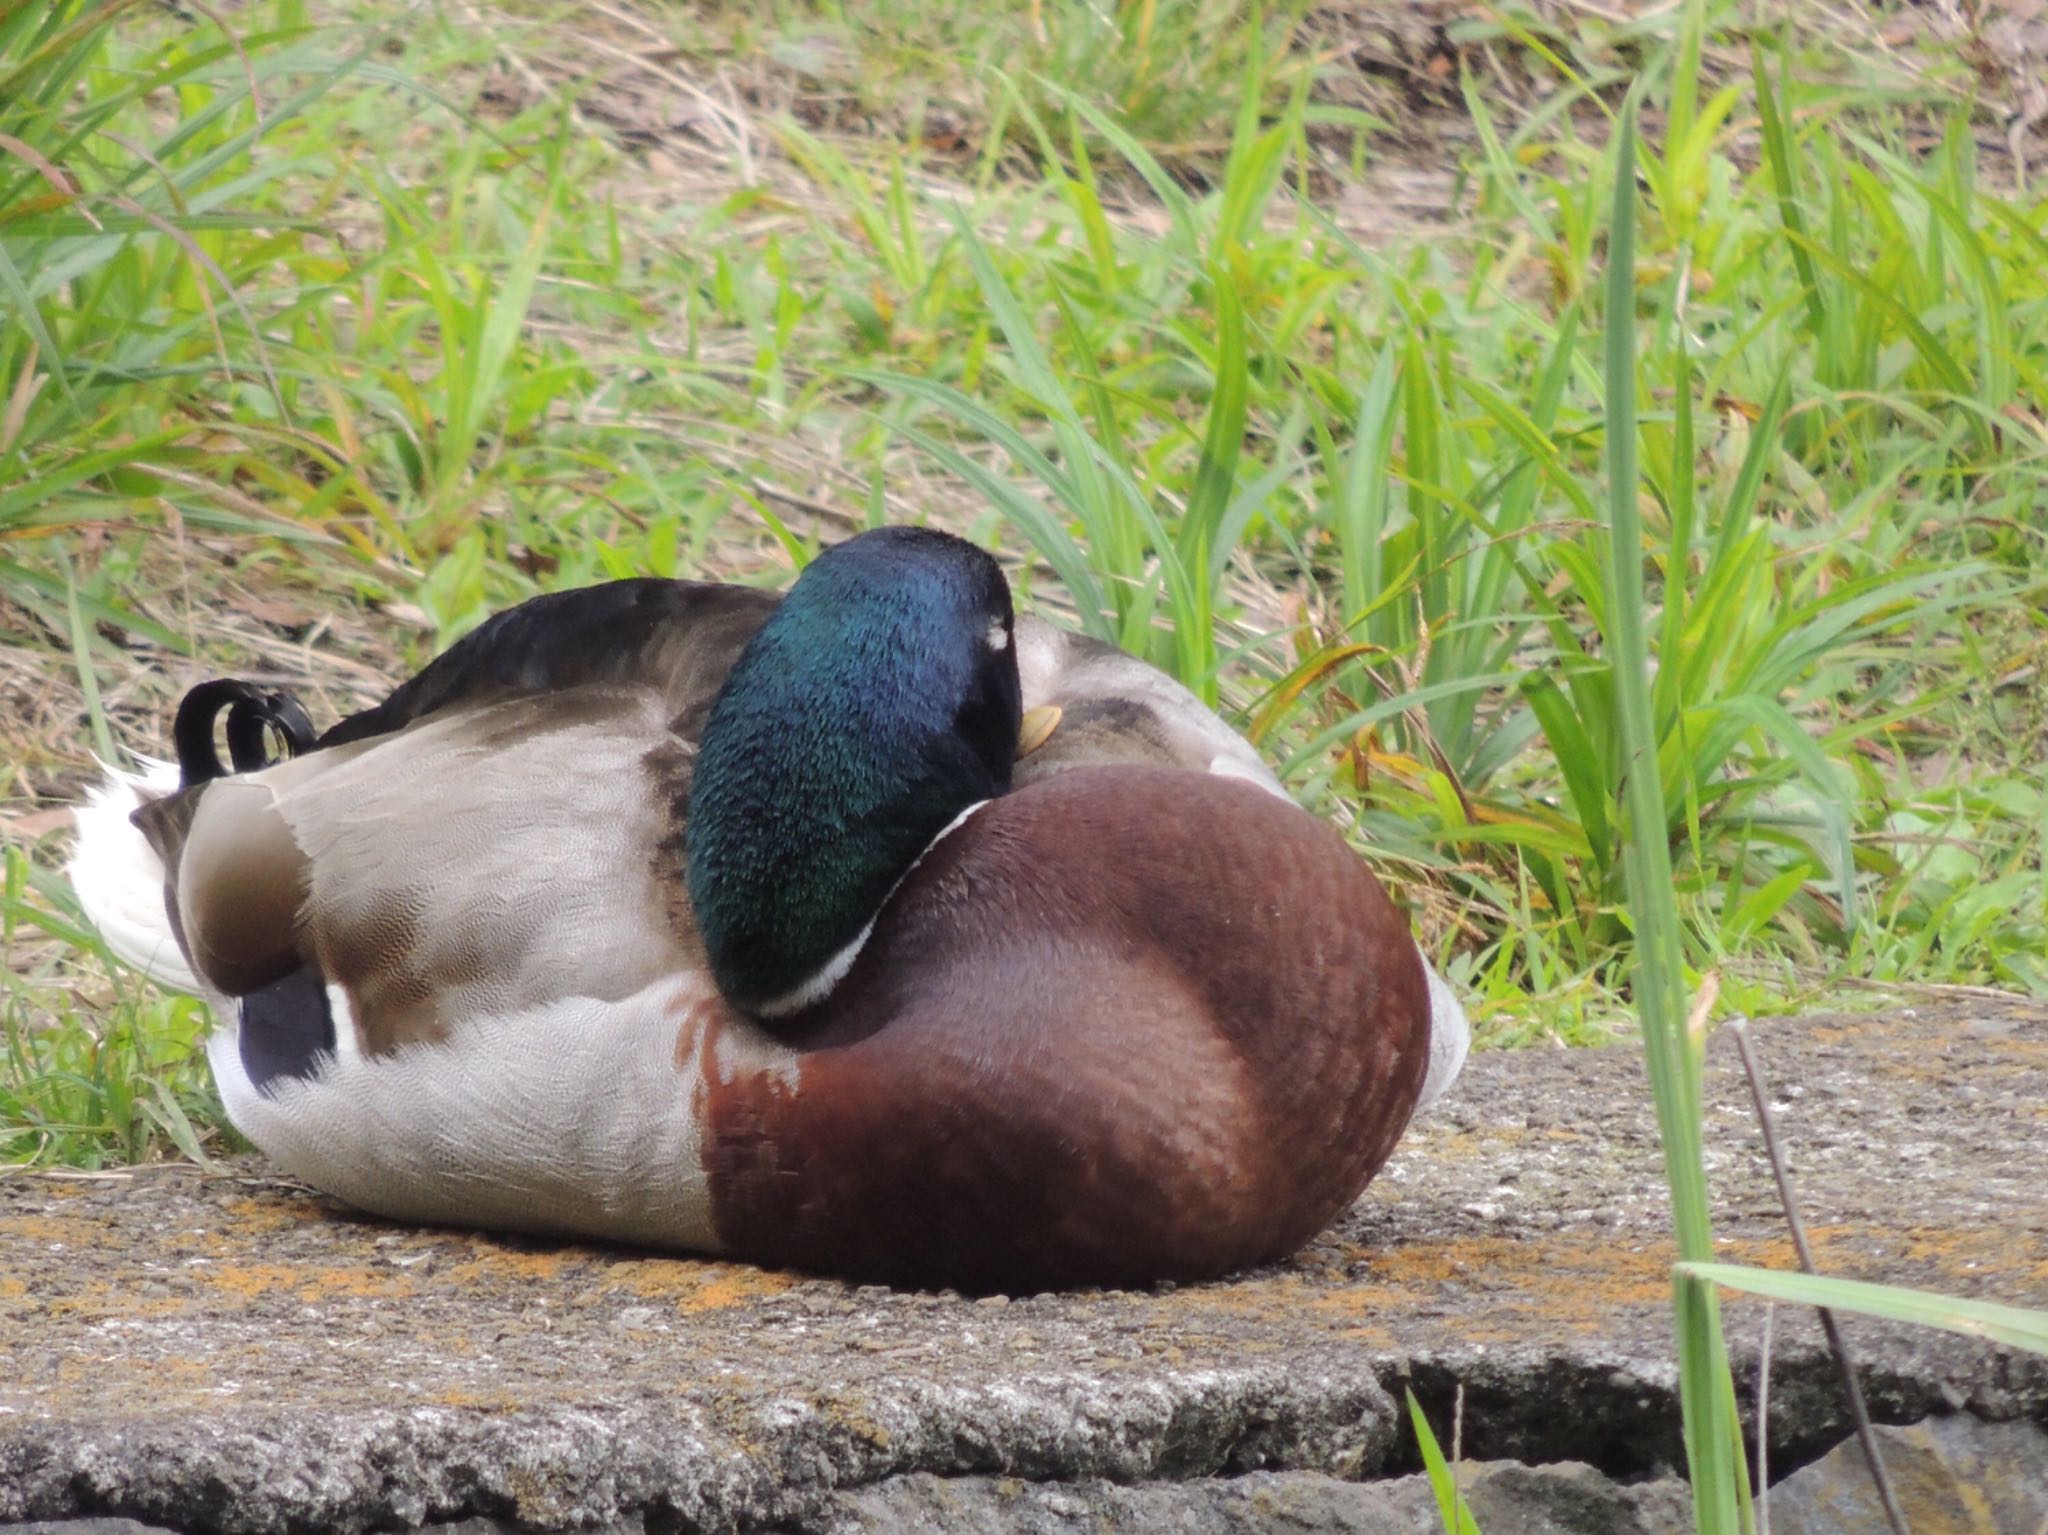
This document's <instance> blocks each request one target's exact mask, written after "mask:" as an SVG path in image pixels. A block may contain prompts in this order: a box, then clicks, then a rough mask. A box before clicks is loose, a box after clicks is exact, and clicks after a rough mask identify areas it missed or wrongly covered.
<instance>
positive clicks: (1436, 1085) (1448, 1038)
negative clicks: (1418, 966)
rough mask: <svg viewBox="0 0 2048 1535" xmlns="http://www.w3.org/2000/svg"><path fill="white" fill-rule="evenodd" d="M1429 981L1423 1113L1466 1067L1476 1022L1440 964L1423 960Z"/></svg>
mask: <svg viewBox="0 0 2048 1535" xmlns="http://www.w3.org/2000/svg"><path fill="white" fill-rule="evenodd" d="M1422 973H1423V977H1424V979H1426V980H1427V981H1428V982H1429V1071H1428V1073H1427V1075H1425V1076H1424V1077H1423V1079H1422V1097H1421V1098H1420V1099H1419V1100H1417V1102H1416V1105H1415V1112H1416V1113H1418V1114H1420V1113H1421V1112H1423V1110H1425V1109H1427V1108H1428V1107H1430V1105H1432V1104H1433V1103H1435V1102H1436V1101H1437V1099H1439V1098H1441V1097H1443V1095H1444V1094H1445V1093H1446V1092H1448V1091H1450V1086H1451V1084H1452V1083H1453V1082H1455V1081H1457V1080H1458V1073H1459V1072H1461V1071H1463V1070H1464V1069H1465V1056H1466V1054H1467V1052H1469V1051H1470V1050H1471V1048H1472V1025H1471V1023H1470V1022H1469V1021H1468V1020H1467V1019H1466V1017H1465V1009H1464V1007H1463V1005H1462V1004H1460V1003H1459V1001H1458V994H1457V993H1456V992H1454V991H1452V990H1451V983H1450V982H1449V981H1446V980H1445V979H1444V978H1443V977H1442V976H1440V975H1438V974H1437V973H1436V966H1434V965H1432V964H1431V963H1430V962H1429V961H1428V960H1427V959H1425V960H1423V962H1422Z"/></svg>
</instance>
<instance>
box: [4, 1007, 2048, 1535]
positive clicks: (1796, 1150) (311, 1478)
mask: <svg viewBox="0 0 2048 1535" xmlns="http://www.w3.org/2000/svg"><path fill="white" fill-rule="evenodd" d="M1757 1040H1758V1044H1759V1047H1760V1050H1761V1053H1762V1055H1763V1058H1764V1061H1765V1065H1766V1069H1767V1070H1768V1071H1769V1073H1770V1075H1771V1077H1772V1080H1773V1084H1774V1088H1775V1095H1776V1097H1777V1099H1778V1101H1779V1104H1780V1109H1779V1113H1780V1119H1781V1122H1782V1128H1783V1130H1784V1134H1785V1137H1786V1140H1787V1143H1788V1145H1789V1147H1790V1149H1791V1154H1792V1157H1793V1160H1794V1165H1795V1170H1796V1172H1797V1174H1798V1176H1799V1179H1800V1183H1801V1188H1802V1193H1803V1196H1804V1204H1805V1208H1806V1213H1807V1217H1808V1220H1809V1223H1810V1224H1811V1226H1812V1228H1813V1233H1814V1238H1815V1242H1816V1245H1817V1248H1818V1250H1819V1256H1820V1261H1821V1264H1822V1266H1823V1267H1824V1268H1826V1269H1827V1270H1829V1271H1830V1272H1834V1273H1839V1274H1845V1275H1855V1276H1859V1277H1865V1278H1878V1279H1892V1280H1898V1281H1901V1282H1906V1283H1915V1284H1924V1285H1929V1286H1932V1287H1936V1288H1940V1289H1944V1290H1947V1291H1949V1292H1952V1293H1956V1294H1963V1295H1981V1296H1986V1297H1990V1298H1997V1299H2002V1300H2006V1301H2011V1302H2017V1303H2020V1304H2033V1305H2040V1304H2043V1303H2044V1302H2048V1262H2044V1260H2043V1254H2044V1253H2048V1178H2044V1177H2043V1175H2042V1174H2043V1163H2042V1155H2041V1145H2042V1128H2043V1127H2042V1119H2041V1115H2042V1105H2043V1104H2044V1103H2048V1010H2044V1009H2042V1008H2040V1007H2037V1006H2029V1005H2026V1004H2021V1003H2017V1002H2015V1003H2012V1004H2009V1005H2008V1004H2002V1003H1999V1002H1996V1001H1990V1000H1973V1001H1970V1002H1969V1003H1967V1004H1964V1005H1948V1006H1945V1007H1942V1008H1932V1007H1923V1008H1920V1009H1917V1010H1908V1011H1905V1012H1898V1013H1893V1014H1888V1015H1883V1016H1879V1015H1869V1016H1855V1017H1822V1018H1806V1019H1802V1020H1797V1021H1790V1022H1781V1023H1775V1024H1767V1025H1759V1027H1758V1032H1757ZM1732 1057H1733V1052H1732V1050H1730V1049H1728V1048H1727V1047H1726V1046H1725V1045H1717V1046H1716V1047H1715V1049H1714V1052H1713V1060H1712V1065H1711V1067H1710V1075H1711V1080H1710V1083H1709V1086H1708V1100H1707V1101H1708V1103H1709V1105H1710V1110H1709V1137H1708V1142H1709V1156H1710V1158H1711V1160H1712V1163H1713V1168H1714V1177H1715V1182H1716V1192H1717V1198H1718V1220H1719V1229H1720V1231H1721V1232H1722V1233H1723V1237H1724V1251H1725V1253H1726V1254H1727V1256H1729V1257H1731V1258H1733V1259H1736V1260H1739V1261H1749V1262H1761V1263H1768V1264H1773V1265H1777V1266H1789V1265H1790V1264H1791V1262H1792V1257H1791V1253H1790V1249H1789V1246H1788V1244H1787V1242H1786V1240H1785V1238H1784V1235H1783V1226H1782V1222H1781V1220H1780V1218H1779V1216H1778V1213H1777V1203H1776V1198H1775V1195H1774V1194H1773V1193H1772V1191H1771V1186H1770V1180H1769V1174H1768V1169H1767V1167H1766V1165H1765V1164H1764V1162H1763V1159H1762V1156H1761V1153H1760V1149H1759V1147H1758V1144H1757V1141H1756V1136H1755V1131H1754V1126H1753V1124H1752V1122H1751V1117H1750V1113H1749V1110H1748V1107H1747V1104H1746V1100H1745V1095H1744V1090H1743V1088H1742V1086H1741V1083H1740V1080H1739V1076H1738V1075H1737V1074H1736V1073H1735V1072H1734V1071H1733V1070H1732ZM1670 1259H1671V1251H1670V1247H1669V1242H1668V1235H1667V1208H1666V1197H1665V1194H1664V1191H1663V1186H1662V1181H1661V1172H1660V1166H1659V1155H1658V1151H1657V1143H1656V1135H1655V1129H1654V1125H1653V1122H1652V1117H1651V1112H1650V1108H1649V1095H1648V1092H1647V1090H1646V1087H1645V1084H1644V1078H1643V1068H1642V1063H1641V1060H1640V1057H1639V1056H1638V1054H1637V1053H1636V1052H1635V1051H1634V1050H1632V1049H1616V1050H1608V1051H1579V1052H1569V1053H1567V1052H1561V1051H1560V1052H1524V1053H1519V1054H1512V1055H1509V1054H1496V1055H1489V1056H1482V1057H1480V1058H1478V1059H1477V1060H1475V1061H1474V1063H1473V1065H1472V1067H1471V1069H1470V1073H1469V1075H1468V1077H1467V1080H1466V1081H1465V1082H1464V1083H1463V1084H1461V1086H1460V1089H1459V1091H1458V1093H1457V1094H1456V1096H1455V1097H1454V1098H1453V1099H1452V1100H1451V1102H1450V1103H1449V1104H1447V1105H1446V1107H1445V1109H1444V1111H1443V1112H1440V1113H1439V1114H1438V1115H1437V1116H1435V1117H1433V1118H1431V1119H1428V1120H1425V1121H1423V1122H1422V1123H1421V1124H1419V1125H1417V1126H1416V1127H1415V1129H1414V1130H1413V1131H1412V1132H1411V1134H1410V1137H1409V1139H1408V1140H1407V1142H1406V1143H1405V1144H1404V1146H1403V1148H1402V1149H1401V1151H1400V1152H1399V1153H1398V1154H1397V1155H1396V1157H1395V1160H1394V1161H1393V1163H1392V1164H1390V1166H1389V1168H1388V1170H1387V1171H1386V1173H1384V1174H1383V1175H1382V1177H1381V1178H1380V1180H1379V1182H1378V1183H1377V1184H1376V1185H1375V1187H1374V1188H1373V1189H1372V1190H1370V1191H1369V1192H1368V1194H1367V1196H1366V1197H1365V1198H1364V1199H1363V1200H1362V1201H1360V1203H1359V1204H1358V1205H1357V1206H1356V1207H1355V1208H1354V1209H1353V1210H1351V1211H1350V1212H1348V1213H1347V1214H1346V1215H1345V1216H1344V1217H1342V1218H1341V1219H1340V1220H1339V1221H1338V1222H1337V1223H1336V1224H1335V1226H1334V1227H1333V1228H1332V1229H1331V1230H1330V1231H1329V1232H1327V1233H1326V1234H1324V1235H1323V1236H1322V1237H1320V1238H1319V1239H1317V1241H1315V1242H1314V1243H1312V1244H1311V1245H1310V1246H1309V1247H1308V1249H1307V1250H1305V1251H1304V1252H1303V1253H1301V1254H1300V1255H1298V1256H1297V1257H1296V1258H1294V1259H1293V1260H1291V1261H1289V1262H1288V1263H1285V1264H1282V1265H1278V1266H1275V1267H1273V1268H1270V1269H1267V1270H1264V1271H1261V1272H1258V1273H1254V1274H1249V1275H1245V1276H1242V1277H1240V1278H1237V1279H1233V1280H1230V1281H1227V1282H1223V1283H1218V1284H1212V1285H1201V1286H1189V1287H1184V1288H1181V1289H1177V1290H1176V1289H1168V1288H1162V1289H1160V1290H1157V1291H1152V1292H1145V1293H1086V1294H1079V1295H1068V1296H1019V1297H1015V1298H1012V1299H1003V1298H994V1299H984V1300H979V1301H977V1300H973V1299H962V1298H960V1297H957V1296H953V1295H945V1294H941V1295H920V1294H901V1293H891V1292H887V1291H880V1290H873V1289H856V1288H853V1287H850V1286H847V1285H843V1284H839V1283H836V1282H833V1281H830V1280H825V1279H818V1278H812V1277H806V1276H801V1275H794V1274H783V1273H768V1272H763V1271H759V1270H755V1269H751V1268H747V1267H744V1266H740V1265H732V1264H722V1263H712V1262H701V1261H695V1260H689V1259H679V1258H670V1257H659V1256H653V1255H649V1254H645V1253H638V1252H632V1251H629V1250H623V1249H604V1248H593V1247H584V1246H573V1245H549V1244H541V1243H534V1242H526V1241H514V1240H506V1239H500V1238H494V1237H489V1236H483V1235H478V1234H473V1233H466V1232H458V1231H448V1230H434V1229H410V1228H401V1227H395V1226H391V1225H387V1224H384V1223H380V1222H377V1221H373V1220H369V1219H365V1218H361V1217H357V1216H353V1215H350V1214H348V1213H347V1212H345V1211H343V1210H341V1209H339V1208H338V1207H337V1206H335V1205H334V1204H332V1203H331V1202H330V1201H327V1200H324V1199H322V1198H320V1197H318V1196H315V1195H311V1194H309V1193H308V1192H306V1191H305V1190H303V1189H301V1188H298V1187H296V1186H293V1185H291V1184H288V1183H285V1182H282V1181H280V1180H277V1179H275V1178H272V1177H270V1176H267V1175H266V1174H265V1173H264V1171H263V1170H262V1168H261V1165H260V1164H258V1163H253V1162H252V1163H247V1164H243V1165H242V1166H240V1167H238V1168H237V1169H235V1170H233V1171H231V1172H230V1173H228V1174H226V1175H220V1174H216V1175H204V1174H200V1173H197V1172H195V1171H192V1170H189V1169H179V1168H164V1169H158V1170H151V1171H144V1172H138V1173H136V1174H133V1175H130V1176H118V1177H92V1178H85V1177H77V1176H73V1177H56V1176H17V1177H13V1178H9V1179H5V1180H0V1521H7V1520H17V1521H24V1520H38V1519H62V1518H76V1517H96V1516H111V1517H126V1518H133V1519H137V1520H141V1521H144V1522H145V1523H153V1524H158V1525H164V1526H170V1527H174V1528H177V1529H180V1530H208V1531H213V1530H219V1531H227V1532H242V1531H250V1532H254V1531H285V1530H303V1529H312V1528H331V1529H339V1530H344V1531H347V1530H366V1529H372V1528H377V1529H386V1528H412V1527H418V1526H422V1525H429V1524H433V1523H437V1522H441V1523H447V1522H456V1521H462V1520H467V1519H489V1520H513V1521H519V1522H521V1523H524V1524H526V1525H529V1526H532V1527H538V1528H548V1527H571V1526H580V1527H586V1528H598V1529H602V1528H606V1527H614V1528H624V1529H631V1530H639V1529H643V1528H644V1529H646V1530H649V1531H669V1530H707V1531H717V1530H747V1529H792V1530H794V1529H806V1530H807V1529H812V1528H817V1527H819V1526H818V1525H817V1521H818V1520H819V1519H822V1518H826V1517H828V1516H832V1517H837V1516H833V1515H831V1510H832V1509H834V1508H835V1507H837V1506H838V1505H837V1504H835V1502H834V1500H835V1499H837V1498H843V1497H844V1496H846V1495H848V1494H849V1492H851V1491H852V1490H856V1489H862V1488H870V1487H876V1486H878V1485H879V1484H883V1483H886V1482H890V1481H891V1480H892V1479H901V1478H905V1477H914V1476H918V1475H920V1474H926V1475H930V1476H933V1477H936V1478H945V1479H960V1478H996V1479H1003V1478H1010V1479H1017V1480H1021V1481H1026V1482H1039V1483H1057V1484H1075V1483H1093V1482H1104V1483H1114V1484H1119V1485H1121V1486H1123V1487H1125V1488H1129V1489H1131V1490H1133V1492H1134V1493H1135V1492H1144V1491H1146V1490H1147V1489H1148V1486H1149V1485H1150V1484H1158V1483H1168V1482H1191V1481H1203V1480H1213V1479H1217V1478H1241V1477H1242V1476H1244V1475H1245V1474H1247V1473H1256V1472H1261V1471H1286V1472H1314V1473H1322V1474H1324V1475H1326V1476H1331V1477H1336V1478H1341V1479H1347V1480H1357V1479H1362V1478H1368V1477H1374V1476H1387V1475H1394V1474H1399V1473H1402V1472H1408V1471H1412V1470H1414V1469H1415V1462H1414V1453H1413V1448H1412V1445H1410V1444H1409V1443H1408V1441H1407V1440H1406V1438H1405V1430H1404V1429H1403V1427H1402V1426H1401V1420H1400V1417H1399V1415H1398V1413H1397V1411H1396V1402H1397V1400H1398V1398H1399V1394H1400V1392H1401V1390H1402V1388H1403V1387H1408V1386H1412V1387H1413V1388H1414V1389H1415V1390H1416V1392H1417V1394H1418V1396H1419V1397H1420V1398H1421V1400H1422V1402H1423V1404H1424V1406H1425V1408H1426V1409H1427V1410H1429V1412H1430V1413H1431V1415H1432V1417H1433V1418H1434V1419H1435V1421H1436V1422H1437V1423H1438V1424H1439V1426H1440V1427H1441V1426H1442V1425H1444V1424H1446V1423H1447V1422H1448V1420H1449V1408H1450V1402H1451V1399H1452V1396H1453V1393H1454V1392H1455V1390H1456V1389H1457V1387H1459V1386H1460V1385H1462V1386H1463V1387H1464V1389H1465V1392H1466V1410H1465V1430H1464V1447H1465V1454H1466V1456H1467V1457H1468V1458H1470V1459H1473V1460H1487V1459H1504V1458H1513V1459H1518V1460H1524V1461H1551V1460H1570V1459H1576V1460H1583V1461H1587V1462H1590V1463H1592V1464H1593V1465H1595V1466H1596V1467H1598V1468H1599V1469H1600V1470H1602V1471H1604V1472H1607V1473H1612V1474H1620V1475H1630V1476H1636V1475H1644V1474H1656V1473H1659V1472H1664V1471H1668V1470H1669V1469H1670V1468H1672V1467H1674V1466H1676V1465H1678V1464H1679V1462H1680V1452H1679V1439H1678V1414H1677V1408H1676V1404H1675V1400H1674V1387H1675V1370H1674V1368H1673V1365H1672V1349H1671V1333H1670V1318H1669V1310H1668V1307H1669V1293H1670V1289H1669V1279H1668V1265H1669V1262H1670ZM1727 1317H1728V1328H1729V1334H1730V1337H1731V1340H1732V1345H1733V1350H1734V1353H1735V1356H1736V1360H1737V1368H1738V1372H1739V1378H1740V1379H1741V1381H1742V1382H1743V1388H1744V1390H1745V1391H1747V1390H1748V1389H1749V1387H1750V1385H1751V1383H1752V1382H1753V1378H1754V1360H1755V1343H1756V1339H1757V1336H1758V1333H1759V1330H1760V1323H1761V1318H1762V1308H1761V1307H1760V1306H1759V1305H1757V1304H1755V1303H1752V1302H1748V1301H1745V1300H1742V1299H1740V1298H1735V1297H1731V1298H1730V1299H1729V1302H1728V1308H1727ZM1846 1325H1847V1330H1848V1332H1849V1335H1850V1337H1851V1340H1852V1342H1853V1343H1854V1344H1855V1345H1856V1347H1857V1349H1858V1351H1859V1354H1860V1357H1861V1360H1862V1363H1863V1374H1864V1378H1865V1384H1866V1389H1867V1390H1868V1392H1869V1394H1870V1396H1871V1399H1872V1404H1873V1408H1874V1410H1875V1411H1876V1412H1877V1414H1878V1415H1879V1416H1880V1417H1881V1418H1883V1419H1886V1420H1888V1421H1894V1422H1907V1421H1912V1420H1915V1419H1918V1418H1920V1417H1923V1416H1925V1415H1927V1414H1928V1413H1930V1412H1953V1411H1960V1410H1963V1409H1968V1410H1969V1411H1971V1412H1973V1413H1974V1414H1976V1415H1977V1416H1979V1417H1983V1418H1987V1419H2017V1418H2028V1417H2032V1418H2042V1417H2048V1361H2044V1360H2042V1359H2039V1358H2036V1357H2033V1356H2026V1355H2018V1354H2014V1353H2012V1352H2009V1351H2006V1350H2003V1349H2000V1348H1998V1347H1995V1346H1992V1345H1988V1344H1985V1343H1982V1342H1978V1341H1975V1340H1971V1339H1965V1338H1961V1337H1957V1336H1955V1335H1952V1334H1946V1333H1930V1332H1922V1331H1917V1330H1913V1329H1909V1328H1904V1327H1899V1326H1893V1325H1890V1324H1881V1323H1868V1322H1864V1321H1861V1320H1856V1319H1851V1320H1850V1321H1849V1322H1848V1323H1847V1324H1846ZM1776 1340H1777V1341H1776V1345H1775V1349H1774V1354H1773V1375H1772V1387H1773V1388H1772V1395H1771V1402H1772V1411H1771V1420H1770V1424H1769V1432H1770V1438H1771V1441H1772V1450H1773V1454H1774V1456H1775V1457H1776V1459H1777V1463H1778V1464H1780V1465H1784V1466H1787V1467H1790V1466H1792V1465H1795V1464H1797V1463H1799V1462H1800V1461H1802V1460H1805V1459H1810V1458H1812V1457H1813V1456H1815V1455H1817V1454H1819V1453H1821V1452H1822V1451H1824V1450H1826V1449H1827V1448H1828V1447H1829V1446H1830V1445H1831V1444H1832V1443H1833V1442H1834V1441H1835V1440H1837V1439H1839V1438H1840V1437H1841V1436H1842V1434H1843V1432H1844V1431H1845V1424H1844V1422H1843V1419H1842V1416H1841V1413H1840V1409H1839V1407H1838V1406H1837V1404H1836V1391H1835V1386H1834V1384H1833V1376H1832V1370H1833V1366H1832V1364H1831V1362H1830V1361H1829V1360H1828V1358H1827V1355H1826V1352H1825V1349H1824V1346H1823V1344H1822V1342H1821V1339H1820V1336H1819V1333H1818V1330H1817V1329H1816V1328H1814V1327H1813V1326H1812V1324H1811V1322H1810V1321H1809V1319H1807V1318H1806V1317H1804V1316H1802V1315H1799V1314H1797V1313H1796V1312H1793V1311H1791V1310H1789V1309H1786V1308H1780V1309H1779V1311H1778V1313H1777V1325H1776ZM1288 1485H1289V1486H1294V1485H1296V1484H1294V1483H1289V1484H1288ZM1299 1485H1301V1486H1303V1487H1306V1486H1307V1485H1309V1484H1306V1483H1302V1484H1299ZM1054 1490H1055V1491H1059V1490H1062V1489H1054ZM1244 1490H1245V1489H1243V1488H1235V1487H1233V1488H1229V1489H1226V1491H1228V1493H1229V1496H1231V1497H1237V1496H1239V1495H1240V1494H1241V1493H1242V1492H1244ZM1163 1491H1164V1492H1166V1493H1171V1492H1172V1491H1173V1489H1170V1488H1169V1489H1163ZM1077 1495H1078V1494H1077ZM1301 1495H1302V1496H1308V1494H1307V1493H1305V1492H1304V1493H1303V1494H1301ZM902 1496H905V1497H908V1496H910V1494H909V1493H908V1492H905V1493H903V1494H902ZM845 1517H852V1515H851V1514H846V1515H845Z"/></svg>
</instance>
